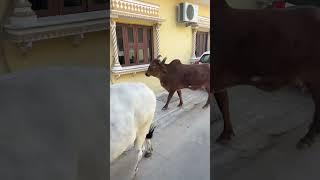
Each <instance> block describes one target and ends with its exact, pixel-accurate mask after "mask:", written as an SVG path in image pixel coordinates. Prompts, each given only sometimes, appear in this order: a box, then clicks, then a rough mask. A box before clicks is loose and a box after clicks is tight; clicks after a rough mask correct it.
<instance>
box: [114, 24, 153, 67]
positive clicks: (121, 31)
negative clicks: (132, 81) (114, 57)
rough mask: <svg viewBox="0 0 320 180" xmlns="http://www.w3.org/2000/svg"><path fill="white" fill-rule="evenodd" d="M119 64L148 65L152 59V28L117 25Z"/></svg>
mask: <svg viewBox="0 0 320 180" xmlns="http://www.w3.org/2000/svg"><path fill="white" fill-rule="evenodd" d="M116 33H117V42H118V55H119V63H120V64H121V65H122V66H132V65H140V64H148V63H150V61H151V58H152V53H153V52H152V27H149V26H140V25H128V24H117V28H116Z"/></svg>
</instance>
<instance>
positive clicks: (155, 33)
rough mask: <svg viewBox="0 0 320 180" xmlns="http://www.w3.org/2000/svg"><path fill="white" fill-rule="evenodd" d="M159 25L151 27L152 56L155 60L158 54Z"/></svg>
mask: <svg viewBox="0 0 320 180" xmlns="http://www.w3.org/2000/svg"><path fill="white" fill-rule="evenodd" d="M160 26H161V24H160V23H157V24H155V25H154V26H153V52H154V53H153V54H154V55H153V56H154V58H156V57H157V56H158V55H159V54H160Z"/></svg>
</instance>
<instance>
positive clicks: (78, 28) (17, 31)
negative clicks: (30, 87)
mask: <svg viewBox="0 0 320 180" xmlns="http://www.w3.org/2000/svg"><path fill="white" fill-rule="evenodd" d="M108 14H109V11H107V10H101V11H91V12H84V13H77V14H68V15H60V16H49V17H36V19H32V20H30V21H28V20H27V19H25V20H26V21H12V22H9V23H8V24H5V25H4V31H5V33H6V34H7V39H8V40H9V41H11V42H13V43H15V44H17V45H18V46H19V47H20V49H22V50H23V49H30V48H31V47H32V42H35V41H40V40H46V39H53V38H59V37H65V36H73V37H74V38H73V41H72V42H73V43H74V44H78V43H79V42H80V41H79V40H81V39H83V35H84V34H85V33H89V32H97V31H103V30H107V29H109V27H110V25H109V24H110V23H109V19H110V16H109V15H108ZM23 52H24V51H23Z"/></svg>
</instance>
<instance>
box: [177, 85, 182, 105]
mask: <svg viewBox="0 0 320 180" xmlns="http://www.w3.org/2000/svg"><path fill="white" fill-rule="evenodd" d="M177 93H178V96H179V99H180V103H179V104H178V107H181V106H182V104H183V101H182V96H181V89H179V90H177Z"/></svg>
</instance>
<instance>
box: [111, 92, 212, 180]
mask: <svg viewBox="0 0 320 180" xmlns="http://www.w3.org/2000/svg"><path fill="white" fill-rule="evenodd" d="M182 96H183V99H184V106H183V108H177V107H176V106H177V105H178V98H177V97H176V96H174V97H173V98H172V103H170V104H169V109H168V110H167V111H161V108H162V107H163V105H164V102H165V100H166V97H167V94H164V95H160V96H158V102H157V112H156V117H155V119H156V123H157V124H158V126H159V127H158V128H157V129H156V132H155V134H154V139H153V147H154V153H153V155H152V157H151V158H148V159H146V158H143V159H142V161H141V162H140V165H139V171H138V174H137V177H136V180H209V179H210V172H209V171H210V154H209V153H210V149H209V148H210V122H209V120H210V108H207V109H205V110H203V109H202V108H201V107H202V106H203V105H204V104H205V101H206V98H207V94H206V93H205V92H202V91H190V90H185V91H182ZM130 155H131V153H130V152H129V153H127V155H126V156H124V157H123V158H122V159H120V160H119V162H117V163H118V164H116V165H114V167H116V166H117V168H114V169H117V170H118V172H119V173H118V175H119V174H121V175H122V176H124V175H125V172H128V167H129V166H132V164H133V163H132V162H130V159H133V158H132V157H130ZM119 170H120V171H119ZM111 171H113V169H111ZM118 177H119V176H118ZM117 180H118V179H117Z"/></svg>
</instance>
